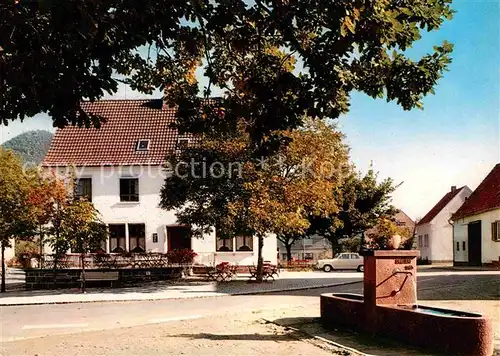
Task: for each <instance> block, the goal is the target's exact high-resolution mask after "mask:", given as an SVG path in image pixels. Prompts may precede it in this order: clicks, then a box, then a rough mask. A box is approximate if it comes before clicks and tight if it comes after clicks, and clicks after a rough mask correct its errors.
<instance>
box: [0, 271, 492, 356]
mask: <svg viewBox="0 0 500 356" xmlns="http://www.w3.org/2000/svg"><path fill="white" fill-rule="evenodd" d="M317 276H318V277H317V278H320V277H321V278H327V277H324V276H325V274H320V273H318V274H317ZM326 276H330V278H334V277H335V276H334V274H326ZM499 276H500V274H499V273H498V272H467V273H465V272H462V273H459V272H453V273H452V272H446V273H436V272H426V273H419V279H418V282H419V286H418V297H419V300H420V301H421V303H422V304H425V305H437V306H447V307H450V308H459V309H463V310H470V311H475V312H482V313H485V314H487V315H489V316H490V317H491V318H493V319H494V321H495V323H496V324H495V326H496V329H497V334H496V342H497V343H498V342H500V303H499V301H498V300H499V299H500V278H499ZM336 279H337V280H340V279H341V278H336ZM329 292H351V293H362V285H361V283H357V284H350V285H344V286H338V287H329V288H318V289H310V290H300V291H293V292H287V291H282V292H279V291H278V292H274V293H269V294H264V295H241V296H220V297H216V298H214V297H207V298H188V299H178V300H173V299H166V300H156V301H134V302H119V303H110V302H99V303H74V304H53V305H43V306H37V305H27V306H4V307H0V316H1V318H0V319H1V320H0V327H1V339H2V342H4V345H7V346H5V347H7V348H8V349H9V350H10V349H11V348H12V347H15V345H18V346H19V345H24V344H23V342H24V341H22V340H23V339H26V338H28V339H29V338H38V337H42V336H48V335H51V337H52V338H57V335H58V334H68V333H79V332H83V331H85V332H86V333H87V332H91V331H98V330H107V335H110V336H111V337H113V336H112V335H114V333H115V331H116V333H120V332H121V331H119V330H118V329H121V328H124V327H134V328H139V329H138V330H143V329H141V328H150V326H147V325H158V326H160V325H161V326H162V327H163V325H171V328H172V327H175V328H176V325H177V323H180V322H187V321H191V322H192V323H194V322H195V321H196V320H199V321H200V323H201V322H202V321H203V320H206V318H207V317H208V318H209V319H211V318H214V319H217V318H224V316H227V315H233V317H232V318H234V315H236V317H237V316H238V315H243V314H245V315H247V314H250V315H252V314H255V315H256V317H255V318H257V317H258V315H259V311H260V312H266V311H270V310H282V311H283V313H284V314H286V312H287V311H289V310H292V309H297V308H298V310H299V311H298V313H299V314H300V313H305V314H304V315H302V316H303V317H308V316H311V315H313V316H317V315H318V313H319V298H318V296H319V295H320V294H322V293H329ZM171 328H170V331H171V332H172V331H173V330H172V329H171ZM114 330H115V331H114ZM174 331H175V330H174ZM14 340H18V341H15V342H13V341H14ZM60 340H67V337H64V336H61V337H60ZM5 342H6V343H5ZM68 342H69V341H68ZM33 347H35V349H34V351H36V346H33ZM6 354H9V355H10V354H11V353H6Z"/></svg>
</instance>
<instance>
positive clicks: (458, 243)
mask: <svg viewBox="0 0 500 356" xmlns="http://www.w3.org/2000/svg"><path fill="white" fill-rule="evenodd" d="M457 251H460V242H458V241H457Z"/></svg>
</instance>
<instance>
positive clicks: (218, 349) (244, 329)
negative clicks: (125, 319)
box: [0, 313, 355, 356]
mask: <svg viewBox="0 0 500 356" xmlns="http://www.w3.org/2000/svg"><path fill="white" fill-rule="evenodd" d="M0 350H1V354H2V355H5V356H7V355H9V356H17V355H30V356H34V355H37V356H42V355H64V356H73V355H74V356H89V355H116V356H125V355H127V356H132V355H141V356H146V355H221V356H222V355H265V354H269V355H284V356H285V355H287V356H288V355H291V354H293V355H304V356H309V355H315V356H322V355H346V356H350V355H355V354H354V353H350V352H346V351H344V350H342V349H339V348H337V347H335V346H333V345H331V344H329V343H327V342H322V341H318V340H316V339H314V338H312V337H310V336H307V335H306V334H303V333H300V332H296V331H294V330H290V329H288V328H286V327H283V326H278V325H275V324H273V323H269V322H266V321H265V320H263V319H262V318H261V315H260V314H259V313H252V314H245V315H238V316H235V315H226V316H223V317H215V318H203V319H196V320H185V321H177V322H170V323H163V324H152V325H151V324H150V325H146V326H137V327H131V328H121V329H114V330H105V331H91V332H84V333H77V334H65V335H53V336H48V337H42V338H36V339H26V340H19V341H13V342H7V343H3V344H1V345H0Z"/></svg>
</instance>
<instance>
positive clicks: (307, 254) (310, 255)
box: [304, 252, 314, 260]
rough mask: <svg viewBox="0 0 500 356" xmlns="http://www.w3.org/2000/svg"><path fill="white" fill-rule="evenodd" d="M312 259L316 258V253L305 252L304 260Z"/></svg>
mask: <svg viewBox="0 0 500 356" xmlns="http://www.w3.org/2000/svg"><path fill="white" fill-rule="evenodd" d="M312 259H314V255H313V254H312V252H305V253H304V260H312Z"/></svg>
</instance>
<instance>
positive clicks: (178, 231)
mask: <svg viewBox="0 0 500 356" xmlns="http://www.w3.org/2000/svg"><path fill="white" fill-rule="evenodd" d="M167 238H168V250H169V251H171V250H176V249H181V248H191V229H190V228H189V227H187V226H167Z"/></svg>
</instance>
